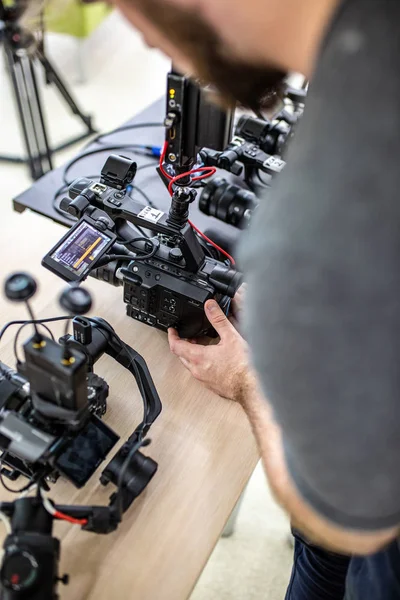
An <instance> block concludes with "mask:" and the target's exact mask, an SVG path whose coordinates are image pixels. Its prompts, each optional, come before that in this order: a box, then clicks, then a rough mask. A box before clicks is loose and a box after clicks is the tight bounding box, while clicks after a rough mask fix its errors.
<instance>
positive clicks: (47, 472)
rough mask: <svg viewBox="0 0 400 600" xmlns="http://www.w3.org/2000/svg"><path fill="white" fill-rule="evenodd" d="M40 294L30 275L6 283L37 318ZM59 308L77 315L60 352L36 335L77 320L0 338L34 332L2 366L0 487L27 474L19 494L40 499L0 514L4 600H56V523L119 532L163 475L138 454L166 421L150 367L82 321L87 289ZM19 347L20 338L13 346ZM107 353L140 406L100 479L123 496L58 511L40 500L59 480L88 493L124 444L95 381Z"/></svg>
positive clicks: (96, 325)
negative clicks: (128, 379)
mask: <svg viewBox="0 0 400 600" xmlns="http://www.w3.org/2000/svg"><path fill="white" fill-rule="evenodd" d="M35 291H36V283H35V281H34V280H33V279H32V277H30V276H29V275H26V274H25V273H17V274H14V275H12V276H11V277H9V278H8V279H7V281H6V284H5V292H6V295H7V297H8V298H9V299H10V300H15V301H24V302H26V303H27V306H28V309H29V312H30V315H31V317H32V311H31V309H30V306H29V302H28V301H29V299H30V298H31V297H32V296H33V294H34V293H35ZM60 303H61V305H62V307H63V308H64V309H66V310H67V311H68V312H69V313H71V314H77V315H80V316H77V317H75V318H74V319H73V321H72V322H73V336H70V335H65V336H63V337H62V338H61V339H60V342H59V343H57V342H56V341H55V340H54V338H53V337H48V336H44V335H42V334H41V333H40V332H39V329H38V326H39V325H41V326H43V327H46V329H47V326H46V325H45V323H49V322H53V321H60V320H66V321H67V322H68V321H69V320H71V319H72V317H56V318H51V319H43V320H41V321H36V320H34V319H33V317H32V319H31V320H29V321H15V322H11V323H8V324H7V325H6V326H5V327H4V328H3V329H2V330H1V332H0V339H1V337H2V336H3V334H4V332H5V331H6V329H8V327H10V326H11V325H13V324H20V325H21V326H22V327H24V326H25V325H27V324H29V323H32V324H33V325H34V328H35V333H34V335H33V336H32V337H31V338H30V339H28V340H27V341H26V342H25V344H24V345H23V349H24V356H25V360H24V361H23V362H22V361H20V360H18V362H17V370H16V371H14V370H13V369H11V368H9V367H7V366H6V365H4V364H3V363H0V451H1V456H0V466H1V468H0V480H1V483H2V484H3V486H4V487H5V488H6V489H9V487H8V485H7V484H6V483H5V478H8V479H9V480H12V481H14V480H16V479H18V478H19V477H20V476H21V475H23V476H24V477H26V478H27V479H28V483H27V484H26V485H25V486H24V487H23V488H21V489H20V490H18V492H20V493H23V492H27V491H28V490H30V489H31V488H32V487H33V488H35V487H37V490H38V495H37V497H36V498H22V499H20V500H17V501H16V503H2V504H1V505H0V511H1V512H2V513H5V514H6V515H8V516H12V517H13V521H12V524H13V533H10V535H9V536H8V537H7V539H6V542H5V546H4V547H5V555H4V558H3V566H2V569H1V571H0V583H1V585H2V586H3V590H2V595H1V598H4V599H8V598H9V599H14V598H20V597H21V598H27V597H29V598H30V599H31V600H33V599H34V598H38V599H39V598H40V600H45V599H47V598H51V599H53V598H56V597H57V596H56V594H55V585H56V578H55V575H56V571H57V563H58V556H59V543H58V541H57V540H54V539H53V538H52V537H51V524H52V520H53V519H54V518H58V519H65V520H69V521H70V522H73V523H77V524H79V525H81V526H82V528H83V529H85V530H87V531H92V532H95V533H109V532H111V531H114V530H115V529H116V528H117V527H118V524H119V523H120V521H121V518H122V514H123V512H125V511H126V510H127V509H128V508H129V506H130V505H131V504H132V502H133V500H134V499H135V498H136V497H137V496H138V495H139V494H140V493H141V492H142V491H143V489H144V488H145V487H146V486H147V484H148V483H149V481H150V480H151V479H152V477H153V476H154V474H155V472H156V470H157V463H156V462H155V461H153V460H152V459H151V458H149V457H146V456H144V455H143V454H142V453H141V452H140V451H139V450H140V448H141V446H144V445H147V442H148V440H147V439H145V436H146V435H147V433H148V430H149V429H150V427H151V425H152V423H153V422H154V420H155V419H156V418H157V417H158V415H159V414H160V412H161V402H160V399H159V397H158V394H157V391H156V389H155V387H154V383H153V381H152V379H151V376H150V373H149V371H148V369H147V366H146V363H145V361H144V359H143V358H142V357H141V356H140V355H139V354H138V353H137V352H136V351H135V350H133V349H132V348H131V347H130V346H128V345H127V344H125V343H124V342H123V341H122V340H121V339H120V338H119V337H118V336H117V334H116V332H115V331H114V330H113V328H112V327H111V325H109V323H107V322H106V321H104V320H103V319H99V318H88V317H83V316H81V315H83V314H85V313H86V312H87V311H88V310H89V309H90V307H91V297H90V295H89V293H88V292H87V291H86V290H84V289H82V288H78V287H71V288H68V289H67V290H66V291H65V292H64V293H63V294H62V296H61V299H60ZM47 330H48V329H47ZM48 331H49V330H48ZM17 338H18V334H17V337H16V340H15V342H16V343H17ZM15 348H16V344H15ZM103 354H108V355H109V356H111V357H112V358H113V359H114V360H116V361H117V362H118V363H119V364H120V365H122V366H123V367H125V368H126V369H128V370H129V371H130V372H131V373H132V375H133V376H134V378H135V380H136V382H137V385H138V387H139V390H140V394H141V396H142V400H143V406H144V416H143V420H142V422H141V423H140V424H139V425H138V426H137V427H136V428H135V429H134V431H133V433H132V434H131V435H130V437H129V438H128V439H127V441H126V442H125V444H124V445H123V446H122V447H121V449H120V450H119V451H118V452H117V453H116V454H115V456H114V457H113V458H112V459H111V461H110V462H109V464H108V465H107V466H106V468H105V469H104V471H103V473H102V475H101V478H100V481H101V483H102V484H103V485H107V484H108V483H110V482H112V483H113V484H114V485H116V487H117V490H116V492H115V493H113V494H112V495H111V497H110V504H109V506H100V507H96V506H87V507H85V506H81V507H79V506H78V507H76V506H75V507H74V506H66V507H61V508H59V507H54V506H53V505H52V503H51V502H50V501H49V500H48V499H47V498H46V497H45V496H44V492H45V491H48V490H49V483H50V482H54V481H55V480H56V479H57V478H58V477H59V476H62V477H65V478H67V479H68V480H69V481H71V482H72V483H73V484H74V485H75V486H76V487H78V488H80V487H82V486H83V485H85V483H86V482H87V481H88V479H89V478H90V477H91V476H92V475H93V473H94V472H95V470H96V469H97V467H98V466H99V465H100V464H101V462H102V461H103V460H104V459H105V458H106V456H107V455H108V453H109V452H110V451H111V450H112V448H113V447H114V446H115V444H116V443H117V441H118V440H119V436H118V435H117V434H116V433H115V432H114V431H113V430H112V429H111V428H110V427H108V426H107V425H106V424H105V423H104V422H102V421H101V419H100V417H102V416H103V415H104V414H105V412H106V408H107V403H106V401H107V396H108V385H107V384H106V382H105V381H104V380H103V379H101V378H100V377H98V376H97V375H95V374H94V373H93V366H94V364H95V362H96V361H97V360H98V359H99V358H100V357H101V356H102V355H103ZM10 491H13V492H15V491H16V490H10ZM47 513H50V515H49V514H47ZM47 568H48V569H49V571H47V570H46V569H47Z"/></svg>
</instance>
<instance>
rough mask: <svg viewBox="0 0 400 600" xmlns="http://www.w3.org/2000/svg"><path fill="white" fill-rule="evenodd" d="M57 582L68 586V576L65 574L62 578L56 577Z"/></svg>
mask: <svg viewBox="0 0 400 600" xmlns="http://www.w3.org/2000/svg"><path fill="white" fill-rule="evenodd" d="M57 581H60V582H61V583H62V584H63V585H68V584H69V575H68V574H67V573H64V575H63V576H62V577H57Z"/></svg>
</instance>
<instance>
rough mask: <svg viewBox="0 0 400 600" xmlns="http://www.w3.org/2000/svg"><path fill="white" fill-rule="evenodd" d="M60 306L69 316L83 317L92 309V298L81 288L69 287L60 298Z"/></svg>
mask: <svg viewBox="0 0 400 600" xmlns="http://www.w3.org/2000/svg"><path fill="white" fill-rule="evenodd" d="M60 305H61V306H62V308H64V309H65V310H66V311H67V312H68V313H69V314H70V315H85V314H86V313H88V312H89V310H90V309H91V308H92V296H91V294H90V292H88V290H85V288H81V287H77V286H74V287H69V288H67V289H66V290H64V291H63V292H62V294H61V296H60Z"/></svg>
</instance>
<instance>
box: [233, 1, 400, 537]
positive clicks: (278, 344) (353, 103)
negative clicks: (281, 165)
mask: <svg viewBox="0 0 400 600" xmlns="http://www.w3.org/2000/svg"><path fill="white" fill-rule="evenodd" d="M241 266H242V268H243V271H244V273H245V274H246V278H247V280H248V283H249V293H248V300H247V307H246V308H247V310H246V311H245V312H246V313H247V324H246V327H247V333H248V339H249V342H250V345H251V348H252V353H253V361H254V364H255V366H256V368H257V370H258V373H259V376H260V378H261V382H262V385H263V389H264V392H265V395H266V396H267V397H268V399H269V401H270V403H271V405H272V406H273V409H274V411H275V415H276V419H277V421H278V423H279V424H280V426H281V428H282V432H283V437H284V447H285V452H286V458H287V463H288V467H289V469H290V472H291V475H292V478H293V480H294V482H295V483H296V485H297V487H298V490H299V492H300V493H301V494H302V496H303V497H304V498H305V499H306V500H307V501H308V502H309V503H310V504H311V505H312V506H313V507H314V508H315V510H316V511H318V512H319V513H320V514H322V515H324V516H326V517H327V518H328V519H330V520H331V521H333V522H335V523H337V524H340V525H343V526H345V527H349V528H355V529H366V530H374V529H378V528H384V527H388V526H395V525H399V524H400V0H346V1H345V2H344V3H343V5H342V6H341V7H340V9H339V11H338V14H337V15H336V18H335V20H334V22H333V23H332V26H331V29H330V32H329V34H328V36H327V38H326V40H325V44H324V47H323V48H322V51H321V55H320V60H319V65H318V68H317V71H316V73H315V75H314V78H313V82H312V85H311V89H310V94H309V98H308V101H307V106H306V112H305V116H304V118H303V120H302V122H301V125H300V127H299V129H298V131H297V133H296V138H295V141H294V143H293V145H292V147H291V149H290V151H289V156H288V166H287V167H286V170H285V172H284V173H283V174H282V175H281V176H280V177H279V178H278V179H277V180H276V183H275V189H274V191H273V193H271V194H269V195H268V196H267V197H266V198H264V199H261V201H260V207H259V209H258V212H257V216H256V218H255V219H254V222H253V224H252V227H251V228H250V235H247V236H245V237H244V240H243V249H242V265H241Z"/></svg>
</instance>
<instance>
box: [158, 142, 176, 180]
mask: <svg viewBox="0 0 400 600" xmlns="http://www.w3.org/2000/svg"><path fill="white" fill-rule="evenodd" d="M168 146H169V144H168V142H167V140H165V142H164V146H163V149H162V152H161V156H160V171H161V173H162V174H163V175H164V177H166V178H167V179H173V177H171V175H170V174H169V173H167V171H166V170H165V169H164V160H165V155H166V154H167V150H168Z"/></svg>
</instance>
